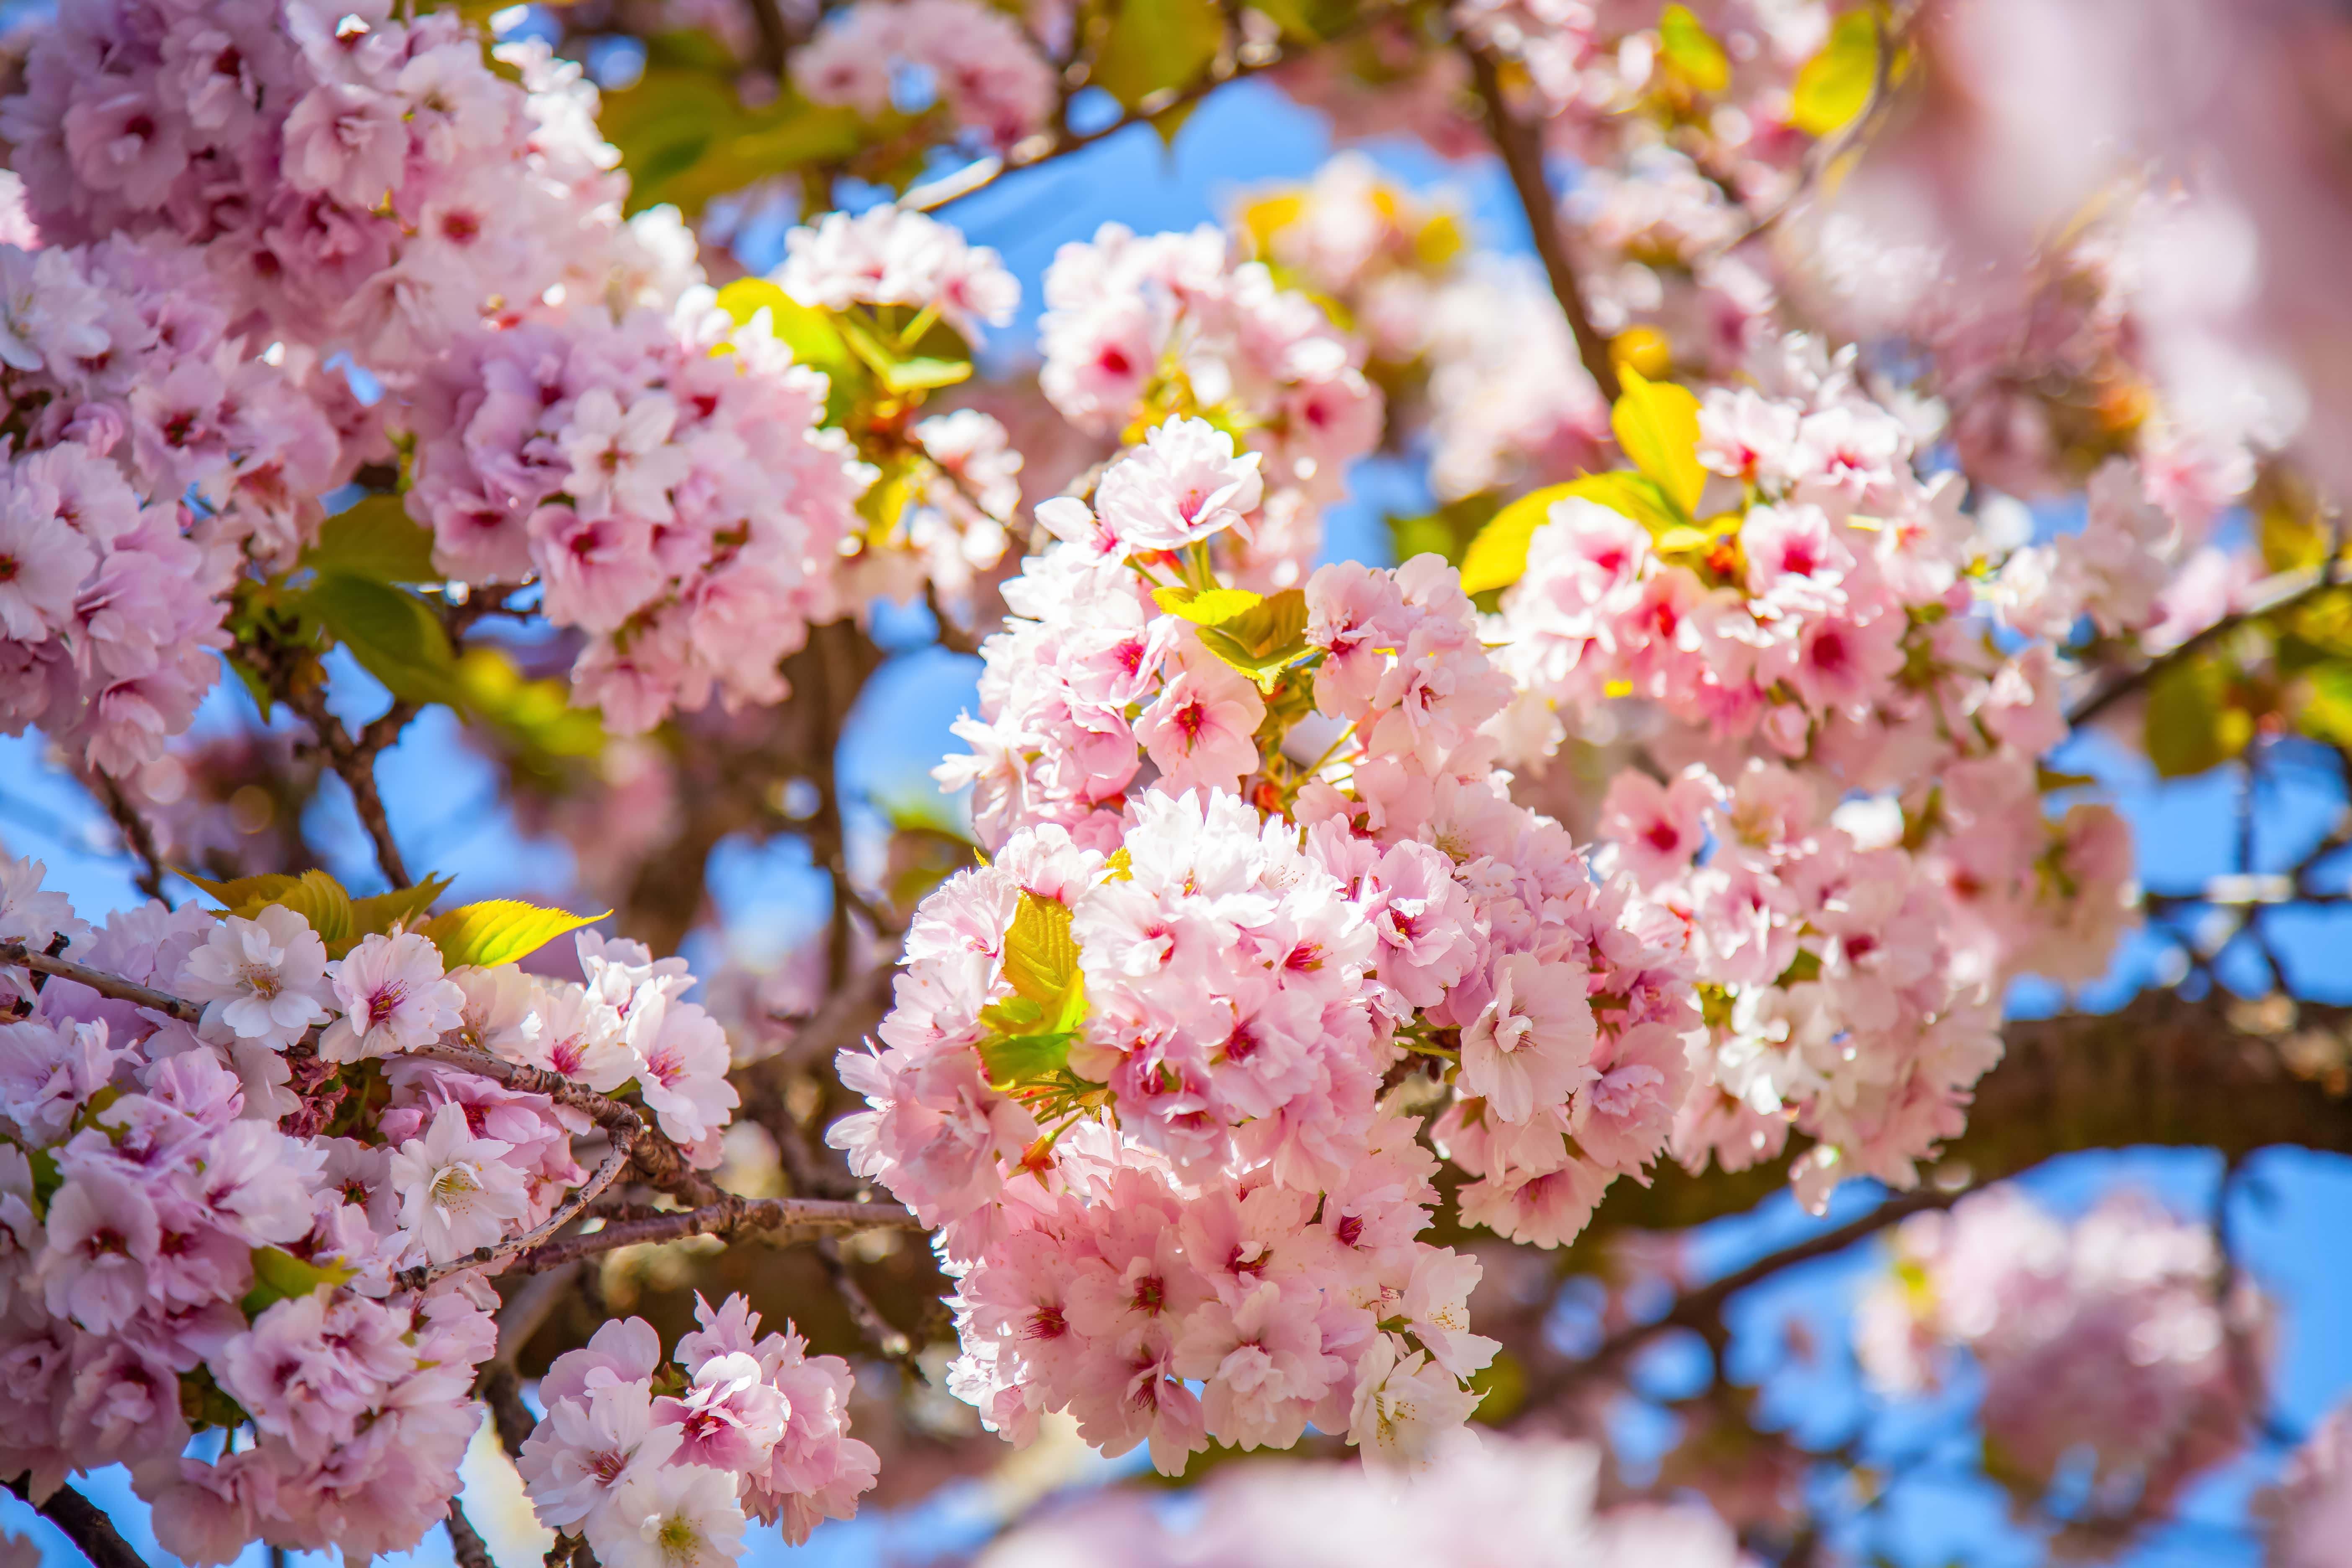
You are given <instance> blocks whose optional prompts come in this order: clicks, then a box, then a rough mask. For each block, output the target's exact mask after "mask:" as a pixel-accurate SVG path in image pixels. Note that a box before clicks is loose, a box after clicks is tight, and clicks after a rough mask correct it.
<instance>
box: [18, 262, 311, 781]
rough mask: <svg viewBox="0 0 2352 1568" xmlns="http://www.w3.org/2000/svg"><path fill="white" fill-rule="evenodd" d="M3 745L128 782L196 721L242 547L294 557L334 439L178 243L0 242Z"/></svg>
mask: <svg viewBox="0 0 2352 1568" xmlns="http://www.w3.org/2000/svg"><path fill="white" fill-rule="evenodd" d="M0 290H5V298H0V401H5V408H6V416H5V424H6V428H7V433H8V435H9V437H11V438H12V445H11V450H10V452H9V453H8V455H7V458H6V460H5V467H0V731H5V732H7V733H10V734H17V733H21V732H22V731H24V729H25V727H26V725H28V724H38V725H40V726H41V728H42V729H43V730H44V731H46V732H47V734H49V735H50V736H51V737H53V738H54V739H56V740H58V742H64V743H68V744H72V745H75V746H77V747H78V748H83V749H86V752H87V754H88V756H89V759H90V761H91V763H92V764H93V765H95V766H97V767H99V768H100V769H103V770H104V771H106V772H108V773H113V774H121V773H128V772H130V771H131V770H132V769H134V768H136V767H138V766H139V765H140V764H142V763H146V762H150V761H152V760H153V759H154V758H155V757H156V756H157V755H158V754H160V752H161V751H162V748H163V742H164V741H165V740H166V739H167V738H168V737H170V736H171V735H173V734H176V733H178V732H179V731H182V730H184V729H185V728H186V727H187V724H188V721H189V718H190V716H191V715H192V714H193V713H194V710H195V707H196V704H197V702H198V701H199V700H201V699H202V698H203V696H204V694H205V691H207V690H209V689H211V687H212V685H213V682H214V681H215V679H217V678H218V674H219V666H218V664H217V662H216V661H215V659H214V658H213V657H212V651H211V650H213V649H214V648H216V647H222V646H224V644H225V643H226V636H225V634H224V633H223V631H222V629H221V624H222V619H223V616H224V615H225V613H226V606H225V605H224V604H223V603H222V601H221V598H220V596H219V595H221V594H222V593H223V592H224V591H225V590H226V587H227V585H228V584H229V583H230V581H232V580H233V579H234V578H235V576H236V572H237V569H238V566H239V564H240V550H241V548H248V547H249V548H250V549H252V550H253V551H254V552H256V553H257V554H259V555H262V556H264V557H268V558H273V559H283V558H286V557H288V556H289V555H290V553H291V552H292V550H293V549H294V548H295V546H296V545H297V544H298V543H299V542H300V540H301V538H302V536H303V532H304V530H305V528H306V527H308V526H310V524H311V523H312V522H313V521H315V519H316V518H317V517H318V516H319V507H318V503H317V501H316V500H315V499H314V498H315V497H316V495H317V494H318V493H319V491H320V489H324V488H326V487H328V486H330V485H331V484H333V483H335V482H337V481H338V479H339V478H340V477H341V467H342V459H341V452H340V444H339V441H338V437H337V434H336V431H335V428H334V426H332V425H331V423H330V422H329V421H328V419H327V417H326V416H324V415H323V414H322V413H321V411H320V407H319V406H318V405H317V403H316V402H315V401H313V399H312V398H311V397H310V395H307V394H306V393H305V391H304V390H303V388H304V384H305V381H306V377H305V376H304V375H302V374H298V373H297V371H296V369H295V368H294V367H291V366H289V365H288V364H286V363H283V360H282V357H281V359H280V362H279V363H266V362H265V360H264V359H263V358H262V357H259V356H257V353H256V352H255V350H254V348H253V347H252V346H251V345H249V344H248V342H247V340H246V339H245V338H243V337H241V336H239V335H238V334H237V333H236V332H235V331H232V326H233V318H234V316H235V314H236V311H235V308H234V307H233V306H232V304H231V303H230V301H229V300H227V299H226V297H225V296H224V294H223V292H222V290H221V289H218V288H217V287H215V284H214V282H213V280H212V279H211V278H210V277H209V276H208V275H207V274H206V272H205V266H204V261H203V258H202V257H201V256H199V255H198V254H197V253H196V252H194V251H193V250H190V249H188V248H187V247H184V246H181V245H179V244H177V243H176V242H173V241H172V240H169V239H166V238H162V237H158V238H157V239H155V240H153V241H152V242H139V241H134V240H131V239H127V238H121V237H116V238H111V239H108V240H106V241H104V242H102V243H100V244H97V245H91V246H87V247H70V248H68V247H47V248H43V249H38V250H22V249H17V248H15V247H0ZM307 379H309V380H312V381H315V380H316V375H315V371H314V370H313V372H312V374H310V376H309V377H308V378H307Z"/></svg>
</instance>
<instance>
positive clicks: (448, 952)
mask: <svg viewBox="0 0 2352 1568" xmlns="http://www.w3.org/2000/svg"><path fill="white" fill-rule="evenodd" d="M612 912H613V911H612V910H604V913H603V914H593V915H575V914H572V913H571V912H570V911H568V910H546V909H541V908H540V907H539V906H538V905H537V904H526V903H524V902H522V901H521V900H518V899H491V900H488V901H487V902H484V903H478V904H466V905H462V906H460V907H459V908H457V909H454V910H450V911H449V912H448V913H446V914H440V915H436V916H434V917H433V918H432V919H431V920H429V921H425V924H424V926H423V927H422V928H421V929H422V930H423V931H424V932H425V938H426V940H428V941H429V942H432V943H433V945H434V946H436V947H437V948H439V949H440V950H441V961H442V963H445V964H446V965H447V966H448V967H450V968H451V969H455V968H457V966H458V965H459V964H461V963H475V964H479V965H481V966H482V967H483V968H485V969H488V968H489V967H491V966H492V965H494V964H500V963H513V962H514V961H515V960H517V959H519V958H526V957H529V956H530V954H531V953H534V952H538V951H539V950H540V949H541V948H542V947H544V946H546V945H547V944H548V943H549V942H553V941H554V940H555V939H556V938H557V937H559V936H562V935H563V934H564V933H565V932H567V931H578V930H579V929H580V928H581V927H583V926H590V925H594V924H595V923H596V922H597V921H601V920H603V919H604V916H605V915H609V914H611V913H612Z"/></svg>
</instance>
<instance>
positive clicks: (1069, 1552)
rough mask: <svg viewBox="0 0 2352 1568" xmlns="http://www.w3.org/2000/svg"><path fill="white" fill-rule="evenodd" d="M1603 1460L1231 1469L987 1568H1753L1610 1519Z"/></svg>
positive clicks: (1637, 1510) (1560, 1447) (1048, 1530)
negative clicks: (1196, 1491)
mask: <svg viewBox="0 0 2352 1568" xmlns="http://www.w3.org/2000/svg"><path fill="white" fill-rule="evenodd" d="M1599 1470H1600V1458H1599V1456H1598V1455H1597V1454H1596V1453H1595V1452H1594V1451H1593V1450H1592V1449H1591V1448H1590V1447H1586V1446H1584V1445H1581V1444H1575V1443H1565V1442H1558V1441H1524V1440H1513V1439H1509V1438H1503V1437H1494V1436H1490V1437H1486V1438H1485V1439H1484V1440H1483V1441H1482V1442H1481V1443H1480V1444H1479V1446H1478V1447H1476V1448H1475V1449H1472V1450H1469V1451H1467V1452H1465V1453H1462V1454H1459V1455H1455V1456H1452V1457H1449V1458H1448V1459H1447V1460H1446V1461H1445V1462H1444V1463H1443V1464H1441V1465H1440V1466H1439V1467H1438V1468H1435V1469H1434V1470H1433V1471H1432V1472H1431V1473H1430V1474H1428V1475H1425V1476H1418V1477H1414V1478H1412V1479H1410V1480H1407V1481H1405V1482H1403V1483H1402V1484H1399V1483H1398V1482H1397V1481H1395V1480H1394V1479H1388V1478H1368V1477H1366V1476H1365V1475H1363V1474H1362V1473H1361V1472H1360V1471H1358V1470H1353V1469H1350V1468H1346V1467H1342V1466H1339V1465H1328V1464H1327V1465H1299V1464H1279V1465H1276V1464H1261V1465H1248V1466H1237V1467H1234V1468H1226V1469H1221V1470H1219V1471H1218V1472H1216V1473H1215V1474H1214V1475H1213V1476H1212V1477H1210V1479H1208V1480H1206V1481H1205V1482H1203V1483H1202V1486H1201V1488H1200V1496H1199V1508H1198V1510H1197V1517H1196V1518H1194V1517H1191V1515H1192V1511H1193V1510H1188V1519H1187V1521H1185V1522H1184V1523H1181V1524H1180V1523H1178V1522H1176V1521H1172V1520H1171V1518H1170V1516H1169V1513H1168V1510H1164V1509H1160V1508H1155V1507H1153V1506H1151V1503H1150V1499H1149V1497H1148V1495H1147V1494H1144V1493H1140V1492H1138V1491H1134V1490H1118V1491H1113V1492H1111V1493H1109V1494H1108V1495H1106V1496H1103V1497H1100V1498H1097V1499H1095V1500H1089V1501H1087V1502H1085V1503H1082V1504H1079V1505H1078V1506H1076V1507H1074V1508H1071V1509H1068V1510H1063V1511H1060V1512H1058V1513H1056V1514H1055V1516H1054V1517H1052V1518H1051V1519H1047V1520H1043V1521H1038V1522H1035V1523H1032V1524H1026V1525H1024V1526H1023V1527H1021V1528H1020V1529H1018V1530H1016V1531H1013V1532H1012V1533H1011V1534H1009V1535H1007V1536H1005V1537H1004V1538H1003V1539H1002V1540H1000V1541H998V1542H995V1543H994V1544H993V1545H992V1546H991V1547H990V1548H989V1549H988V1551H987V1552H984V1553H982V1556H981V1559H980V1568H1186V1565H1189V1564H1193V1563H1218V1564H1221V1565H1222V1568H1354V1565H1355V1564H1359V1563H1483V1564H1487V1565H1489V1568H1621V1565H1622V1568H1634V1565H1635V1564H1640V1565H1642V1568H1732V1565H1733V1564H1734V1563H1743V1562H1747V1561H1748V1558H1747V1557H1745V1556H1744V1555H1743V1554H1742V1553H1741V1552H1740V1550H1739V1545H1738V1541H1737V1540H1735V1539H1734V1537H1733V1535H1732V1532H1731V1531H1730V1530H1729V1529H1728V1528H1727V1526H1726V1525H1725V1523H1724V1521H1721V1520H1719V1519H1717V1518H1715V1517H1714V1516H1713V1515H1711V1514H1709V1513H1707V1512H1706V1511H1705V1510H1702V1509H1697V1508H1693V1507H1689V1506H1687V1505H1683V1506H1671V1507H1664V1506H1660V1505H1657V1504H1654V1503H1646V1502H1618V1503H1616V1504H1613V1505H1612V1506H1611V1507H1609V1508H1606V1509H1601V1508H1600V1507H1599V1506H1598V1499H1597V1497H1596V1493H1597V1491H1598V1486H1597V1482H1598V1479H1599Z"/></svg>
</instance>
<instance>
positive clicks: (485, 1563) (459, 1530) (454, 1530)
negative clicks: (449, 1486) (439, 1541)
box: [448, 1498, 498, 1568]
mask: <svg viewBox="0 0 2352 1568" xmlns="http://www.w3.org/2000/svg"><path fill="white" fill-rule="evenodd" d="M448 1525H449V1550H450V1551H451V1552H453V1553H454V1554H455V1555H456V1556H457V1563H458V1565H459V1568H498V1564H497V1563H493V1562H491V1561H490V1549H489V1547H488V1544H487V1543H485V1542H483V1540H482V1532H481V1531H478V1530H476V1529H475V1528H474V1521H472V1520H470V1519H467V1517H466V1510H465V1509H464V1508H463V1507H462V1506H460V1505H459V1503H458V1501H457V1499H456V1498H451V1499H450V1500H449V1518H448Z"/></svg>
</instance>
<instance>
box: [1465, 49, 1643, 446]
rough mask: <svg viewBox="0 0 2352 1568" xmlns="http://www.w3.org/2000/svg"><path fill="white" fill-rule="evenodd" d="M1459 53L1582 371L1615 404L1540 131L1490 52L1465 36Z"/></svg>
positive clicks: (1611, 367)
mask: <svg viewBox="0 0 2352 1568" xmlns="http://www.w3.org/2000/svg"><path fill="white" fill-rule="evenodd" d="M1462 52H1463V53H1464V54H1465V55H1467V56H1468V57H1469V58H1470V74H1471V77H1472V79H1474V80H1475V82H1476V83H1477V85H1478V96H1479V98H1480V99H1482V100H1485V103H1486V126H1487V131H1488V132H1489V134H1491V135H1492V136H1493V137H1494V139H1495V150H1496V152H1497V153H1501V154H1502V155H1503V167H1504V168H1505V169H1506V170H1507V171H1508V172H1509V174H1510V176H1511V186H1512V188H1513V189H1514V190H1516V191H1517V193H1518V196H1519V205H1520V206H1521V207H1523V208H1525V209H1526V211H1527V215H1528V229H1529V230H1530V231H1531V232H1532V233H1533V235H1534V237H1535V242H1536V254H1537V255H1538V256H1539V257H1541V258H1543V268H1544V276H1545V277H1547V278H1549V279H1551V291H1552V294H1553V296H1554V297H1555V298H1556V299H1558V300H1559V308H1560V310H1561V311H1562V313H1564V314H1565V315H1566V316H1567V317H1568V330H1569V331H1571V332H1573V333H1575V334H1576V354H1577V357H1578V358H1579V359H1580V360H1582V361H1583V362H1584V369H1585V374H1588V375H1590V376H1591V377H1592V384H1593V385H1595V386H1597V387H1599V388H1600V389H1601V396H1603V397H1605V398H1607V399H1608V400H1609V401H1610V402H1612V403H1614V402H1616V401H1617V394H1618V392H1619V391H1620V390H1621V389H1620V387H1619V385H1618V381H1617V364H1616V362H1615V361H1614V360H1612V358H1610V355H1609V342H1608V340H1607V339H1606V338H1603V337H1602V336H1601V333H1600V332H1599V331H1598V330H1596V329H1595V328H1594V326H1593V325H1592V315H1591V311H1589V310H1586V309H1585V305H1584V290H1583V288H1582V286H1581V285H1580V284H1579V283H1578V282H1577V280H1576V266H1575V263H1574V262H1572V261H1571V260H1570V258H1569V254H1568V237H1567V236H1566V235H1565V234H1563V233H1561V232H1560V226H1559V202H1558V200H1557V199H1556V198H1555V197H1554V196H1553V195H1552V193H1551V182H1550V181H1549V179H1547V178H1546V177H1545V175H1544V153H1543V132H1542V130H1541V128H1539V127H1538V126H1537V125H1535V124H1534V123H1532V122H1531V121H1525V120H1522V119H1520V118H1519V116H1518V114H1517V111H1516V110H1513V109H1512V108H1511V104H1510V100H1509V99H1508V98H1507V97H1506V96H1505V95H1504V92H1503V77H1502V70H1501V68H1500V67H1499V66H1498V65H1497V64H1496V59H1495V55H1494V51H1493V50H1491V49H1489V48H1487V47H1486V46H1485V45H1483V44H1478V43H1474V42H1472V41H1471V40H1470V39H1468V38H1465V39H1463V41H1462Z"/></svg>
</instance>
